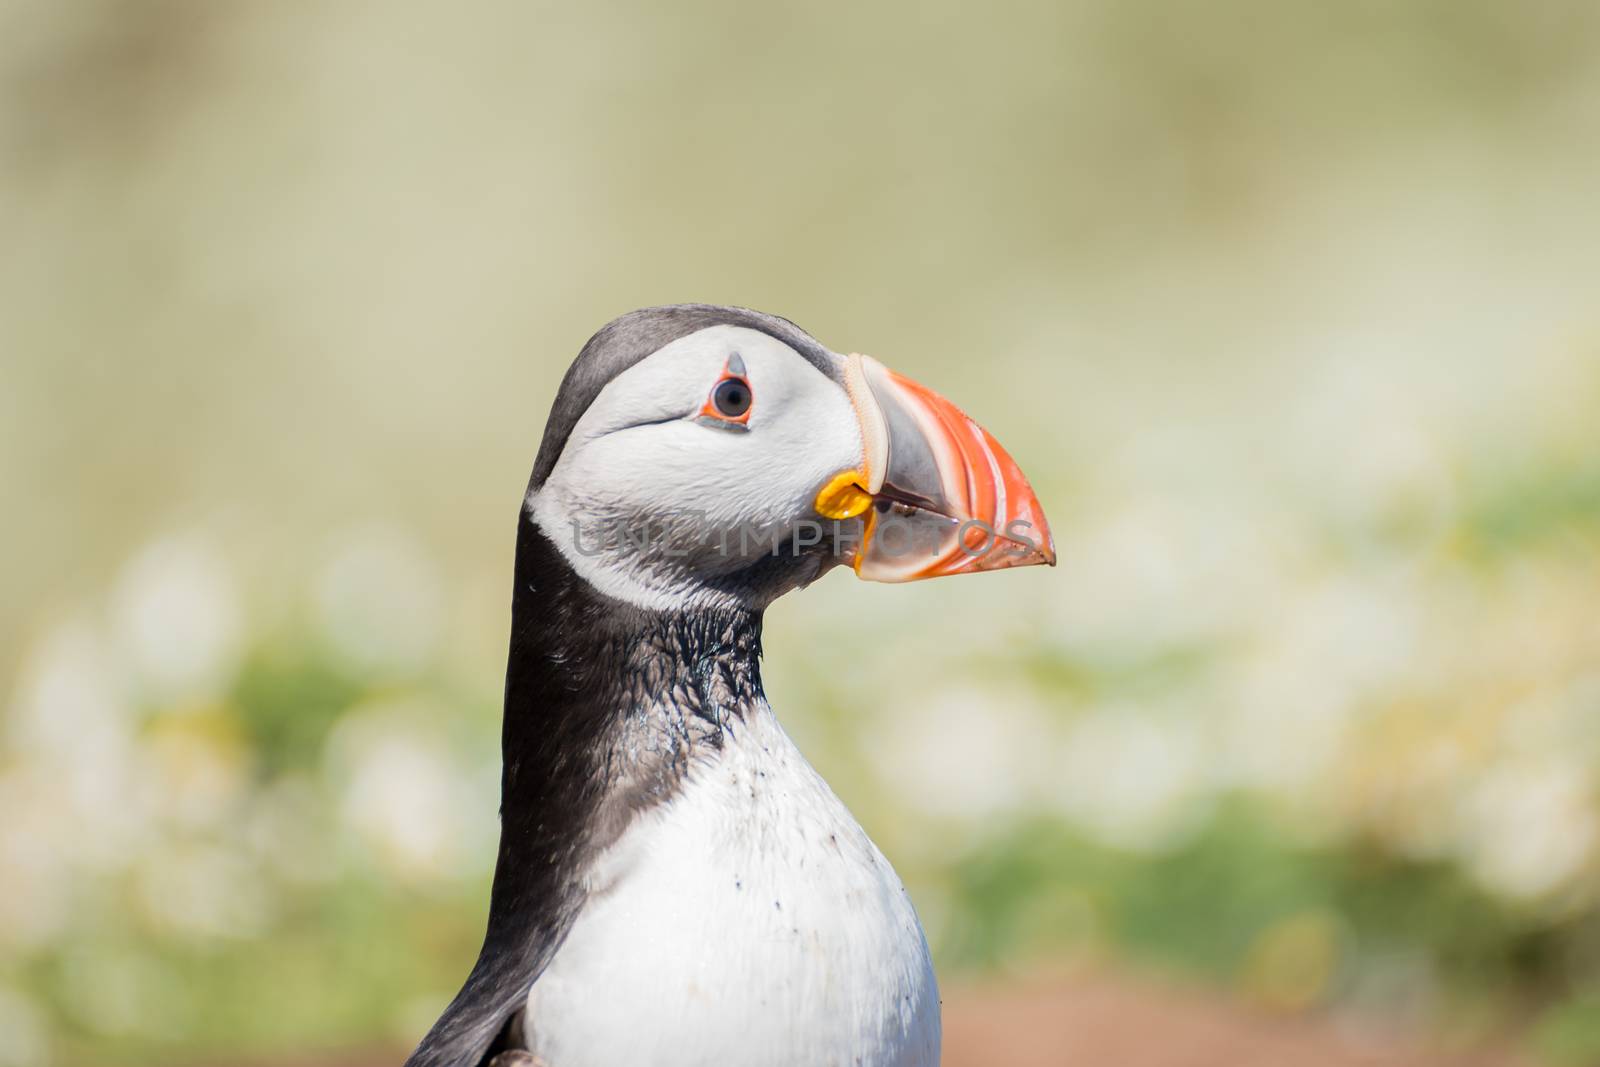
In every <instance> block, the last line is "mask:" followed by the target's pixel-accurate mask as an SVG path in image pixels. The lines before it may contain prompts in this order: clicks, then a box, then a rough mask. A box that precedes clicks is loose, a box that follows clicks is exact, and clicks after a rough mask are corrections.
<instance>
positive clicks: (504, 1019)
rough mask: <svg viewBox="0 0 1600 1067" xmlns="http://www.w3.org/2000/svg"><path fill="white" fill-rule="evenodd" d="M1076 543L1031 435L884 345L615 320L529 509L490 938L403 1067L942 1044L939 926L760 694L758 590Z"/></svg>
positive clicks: (874, 1058) (989, 566) (742, 327)
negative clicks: (997, 424)
mask: <svg viewBox="0 0 1600 1067" xmlns="http://www.w3.org/2000/svg"><path fill="white" fill-rule="evenodd" d="M1054 563H1055V546H1054V542H1053V540H1052V539H1051V536H1050V531H1049V527H1048V525H1047V524H1046V521H1045V517H1044V514H1043V511H1042V510H1041V507H1040V504H1039V501H1038V499H1037V497H1036V496H1035V495H1034V492H1033V490H1032V489H1031V488H1030V487H1029V485H1028V481H1027V479H1026V478H1025V477H1024V476H1023V474H1022V472H1021V470H1020V469H1019V468H1018V467H1017V464H1016V463H1015V461H1013V460H1012V458H1011V456H1010V455H1009V454H1008V453H1007V452H1006V451H1005V450H1004V449H1003V448H1001V446H1000V444H999V443H998V442H997V441H996V440H995V439H994V437H993V436H992V435H991V434H990V433H989V432H988V431H987V430H985V429H983V428H982V427H980V426H979V425H978V424H977V423H976V422H974V421H973V420H972V419H970V418H968V417H967V416H966V415H965V414H963V413H962V412H961V411H960V410H959V409H958V408H957V407H956V406H955V405H954V404H952V403H951V402H950V401H948V400H946V399H944V398H943V397H942V396H940V395H939V394H937V393H935V392H933V391H932V390H930V389H928V388H926V387H925V386H922V385H920V384H918V383H916V382H915V381H913V380H911V379H910V378H907V377H904V376H902V375H900V374H897V373H896V372H894V371H892V370H890V369H889V368H888V367H886V366H884V365H883V364H882V363H879V362H878V361H877V360H875V359H872V358H870V357H867V356H863V355H860V354H852V355H840V354H838V353H836V352H834V351H832V350H830V349H828V348H827V347H825V346H824V345H822V344H821V343H820V342H818V341H817V340H816V339H815V338H813V337H812V336H811V335H810V334H808V333H806V332H805V331H804V330H802V329H800V328H799V327H798V326H796V325H795V324H794V323H792V322H790V321H788V320H787V319H783V318H779V317H777V316H774V315H768V314H763V313H761V312H757V311H752V310H748V309H744V308H735V307H719V306H714V305H707V304H680V305H672V306H666V307H653V308H645V309H642V310H638V311H633V312H630V313H628V314H626V315H623V316H621V317H620V318H618V319H616V320H614V321H612V322H611V323H609V324H608V325H606V326H605V327H604V328H602V329H601V330H600V331H599V332H598V333H596V334H595V335H594V336H593V337H592V338H591V339H590V340H589V341H588V343H587V344H585V345H584V346H583V348H582V350H581V351H580V352H579V354H578V356H577V359H576V360H575V361H574V362H573V363H572V365H571V367H570V368H569V369H568V371H567V372H566V375H565V376H564V378H563V379H562V381H561V384H560V387H559V389H558V391H557V394H556V397H555V401H554V404H553V406H552V407H551V410H550V416H549V419H548V421H547V423H546V425H545V429H544V434H543V438H542V440H541V442H540V445H539V450H538V454H537V457H536V458H535V461H534V465H533V473H532V476H531V478H530V480H529V483H528V489H527V493H526V494H525V496H524V497H523V500H522V505H521V509H520V512H519V514H518V519H517V536H516V555H515V562H514V579H515V584H514V588H513V592H512V598H511V641H510V651H509V655H508V660H507V668H506V683H505V697H504V701H505V702H504V718H503V723H502V731H501V746H502V760H503V763H502V775H501V807H500V843H499V848H498V852H497V856H496V863H495V870H494V879H493V883H492V887H491V890H490V898H489V916H488V923H487V929H486V931H485V935H484V939H483V945H482V948H481V950H480V952H479V954H478V957H477V962H476V964H475V965H474V966H473V968H472V970H471V972H470V974H469V975H468V976H467V978H466V981H465V984H464V985H463V986H462V987H461V990H460V992H459V993H458V994H457V995H456V996H455V998H454V999H453V1000H452V1001H451V1002H450V1003H449V1005H448V1006H447V1007H446V1008H445V1010H444V1013H443V1014H442V1015H441V1016H440V1017H439V1019H438V1021H437V1022H436V1023H435V1024H434V1025H433V1027H432V1028H431V1029H430V1030H429V1031H428V1033H427V1034H426V1036H424V1037H423V1038H422V1040H421V1043H420V1044H419V1045H418V1046H417V1047H416V1050H415V1051H414V1052H413V1053H412V1055H411V1056H410V1058H409V1059H408V1060H407V1061H406V1063H407V1067H645V1065H659V1067H690V1065H718V1067H726V1065H735V1064H737V1065H752V1067H819V1065H839V1067H929V1065H934V1064H937V1063H938V1062H939V1041H940V1019H939V1015H940V1010H939V992H938V985H937V982H936V979H935V976H934V969H933V964H932V961H931V959H930V956H929V952H928V943H927V939H926V937H925V936H924V934H923V931H922V927H921V924H920V923H919V921H918V919H917V914H916V911H915V909H914V908H913V907H912V902H911V900H910V898H909V896H908V895H907V893H906V891H905V888H904V886H903V885H902V883H901V881H900V879H899V877H898V876H897V875H896V874H895V872H894V869H893V868H892V867H891V866H890V865H889V862H888V861H887V860H886V859H885V858H884V856H883V853H882V852H880V851H879V850H878V848H877V847H876V846H875V845H874V844H873V843H872V841H871V840H870V839H869V838H868V836H867V834H866V832H865V831H863V830H862V828H861V827H860V825H858V824H857V822H856V820H855V819H854V818H853V817H852V816H851V814H850V812H849V810H848V809H847V808H846V807H845V805H844V804H843V803H842V802H841V801H840V800H839V798H838V797H837V796H835V795H834V793H833V791H832V790H831V789H829V787H828V785H827V784H826V783H825V782H824V781H823V779H822V778H821V776H820V775H819V774H818V773H817V772H816V771H815V770H813V769H812V767H811V765H810V764H809V763H807V762H806V759H805V757H804V756H802V755H801V753H800V751H799V750H798V749H797V748H796V747H795V745H794V743H793V742H792V741H791V740H790V739H789V737H788V736H787V735H786V734H785V733H784V731H783V728H782V727H781V726H780V725H779V722H778V719H777V718H776V717H775V715H774V713H773V710H772V708H771V706H770V705H769V704H768V702H767V696H766V693H765V692H764V691H763V688H762V684H761V672H760V657H761V624H762V613H763V611H764V610H765V609H766V607H767V606H768V605H769V604H771V603H772V602H773V601H774V600H775V599H777V598H778V597H780V596H782V595H783V594H784V593H787V592H789V591H790V590H794V589H799V588H802V587H804V586H807V585H810V584H811V583H812V582H814V581H815V580H816V579H818V578H819V577H821V576H822V575H823V574H826V573H828V572H829V571H830V570H832V569H833V568H834V567H836V566H840V565H845V566H849V567H850V568H851V569H853V570H854V571H855V573H856V574H857V575H858V576H859V577H861V578H863V579H867V580H872V581H880V582H903V581H912V580H918V579H923V578H931V577H937V576H943V575H953V574H964V573H968V572H981V571H988V570H998V569H1002V568H1008V567H1018V566H1028V565H1032V564H1052V565H1053V564H1054Z"/></svg>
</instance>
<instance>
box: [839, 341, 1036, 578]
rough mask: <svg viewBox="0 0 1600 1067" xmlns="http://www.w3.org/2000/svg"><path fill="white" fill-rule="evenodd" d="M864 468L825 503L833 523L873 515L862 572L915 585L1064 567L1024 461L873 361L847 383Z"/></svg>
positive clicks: (849, 474) (852, 365)
mask: <svg viewBox="0 0 1600 1067" xmlns="http://www.w3.org/2000/svg"><path fill="white" fill-rule="evenodd" d="M845 380H846V383H847V385H848V388H849V391H850V399H851V402H852V403H853V404H854V406H855V410H856V417H857V418H858V419H859V420H860V422H861V436H862V441H863V445H864V447H863V450H862V454H863V467H864V468H865V469H864V470H859V471H842V472H840V473H839V474H838V475H836V476H835V477H834V478H833V479H832V480H831V481H830V482H829V483H828V484H827V485H826V486H824V487H823V489H822V491H821V492H820V493H819V494H818V496H817V510H818V512H820V513H821V514H823V515H824V516H826V517H829V518H836V519H837V518H848V517H852V516H855V515H865V527H864V529H863V531H862V536H861V541H860V543H859V545H858V546H857V549H856V554H855V561H854V565H855V571H856V574H857V575H858V576H860V577H862V578H865V579H868V580H870V581H876V582H908V581H913V580H915V579H918V578H936V577H939V576H940V575H945V574H964V573H966V572H969V571H992V570H1000V569H1002V568H1005V567H1027V566H1031V565H1033V564H1036V563H1046V564H1049V565H1051V566H1054V565H1055V562H1056V549H1055V542H1054V540H1053V539H1052V538H1051V536H1050V527H1049V525H1048V524H1047V523H1046V522H1045V517H1044V510H1043V509H1042V508H1041V507H1040V506H1039V499H1038V497H1036V496H1034V493H1033V489H1032V487H1031V486H1029V485H1028V479H1027V478H1025V477H1023V475H1022V471H1021V470H1020V469H1019V468H1018V467H1017V464H1016V461H1014V460H1013V459H1012V458H1011V456H1010V455H1009V454H1008V453H1007V452H1006V450H1005V449H1003V448H1001V447H1000V443H999V442H998V441H996V440H995V439H994V437H993V436H992V435H991V434H990V433H989V431H987V430H985V429H984V428H983V427H981V426H979V425H978V424H977V423H976V422H973V421H972V420H971V419H969V418H968V417H967V416H966V415H965V414H964V413H963V412H962V411H961V409H959V408H957V407H956V406H955V405H954V404H952V403H950V401H948V400H946V399H945V398H944V397H942V396H940V395H939V394H938V393H935V392H934V391H933V390H931V389H929V388H927V387H926V386H923V385H919V384H918V383H916V382H914V381H912V380H911V379H909V378H906V377H903V376H901V375H899V374H896V373H895V372H894V371H892V370H890V369H889V368H887V367H885V366H884V365H883V364H881V363H879V362H878V361H877V360H875V359H872V358H871V357H869V356H861V355H852V356H850V357H849V365H848V368H847V371H846V376H845Z"/></svg>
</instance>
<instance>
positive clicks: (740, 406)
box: [711, 378, 750, 419]
mask: <svg viewBox="0 0 1600 1067" xmlns="http://www.w3.org/2000/svg"><path fill="white" fill-rule="evenodd" d="M711 403H712V405H713V406H715V407H716V409H717V414H719V415H721V416H722V417H723V418H725V419H737V418H739V417H741V416H743V415H745V414H747V413H748V412H749V411H750V386H749V385H747V384H745V380H744V379H743V378H724V379H722V381H720V382H718V383H717V387H716V388H715V389H713V390H712V391H711Z"/></svg>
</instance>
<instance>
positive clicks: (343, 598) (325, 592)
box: [314, 525, 444, 670]
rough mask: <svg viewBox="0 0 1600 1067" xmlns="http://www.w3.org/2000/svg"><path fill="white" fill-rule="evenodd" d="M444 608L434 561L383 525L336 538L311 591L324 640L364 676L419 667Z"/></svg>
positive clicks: (434, 640)
mask: <svg viewBox="0 0 1600 1067" xmlns="http://www.w3.org/2000/svg"><path fill="white" fill-rule="evenodd" d="M443 601H444V597H443V593H442V590H441V588H440V580H439V575H438V573H437V571H436V569H435V568H434V565H433V562H432V560H430V559H429V558H428V556H427V554H426V553H425V552H424V551H423V550H422V548H421V546H420V545H419V544H418V543H417V542H416V540H415V539H414V538H413V537H411V536H410V535H409V534H407V533H406V532H405V531H403V530H401V529H400V528H398V527H395V526H387V525H374V526H367V527H362V528H359V529H355V530H351V531H348V532H347V533H345V534H344V535H343V536H342V537H340V538H339V539H338V540H337V542H336V543H335V545H334V547H333V549H332V551H331V552H330V553H329V555H328V558H327V559H326V561H325V562H324V563H323V564H322V567H321V569H320V571H319V573H318V575H317V577H316V581H315V585H314V604H315V609H316V614H317V621H318V624H319V626H320V628H321V630H322V632H323V635H324V636H325V637H326V638H327V640H328V642H329V643H330V644H331V645H332V646H333V647H334V649H336V650H337V651H338V652H339V653H340V654H341V655H343V656H344V657H345V658H346V659H347V660H349V661H350V663H352V664H354V665H355V666H357V667H361V668H365V669H377V670H414V669H416V668H417V667H419V666H422V665H424V664H425V663H426V661H427V660H428V659H429V657H431V656H432V654H433V652H434V651H435V647H436V645H437V643H438V638H439V632H440V613H441V612H442V611H443Z"/></svg>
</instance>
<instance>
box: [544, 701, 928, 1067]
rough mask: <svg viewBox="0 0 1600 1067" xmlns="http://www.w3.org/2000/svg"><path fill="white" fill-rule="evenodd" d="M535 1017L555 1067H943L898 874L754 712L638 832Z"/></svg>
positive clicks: (596, 888)
mask: <svg viewBox="0 0 1600 1067" xmlns="http://www.w3.org/2000/svg"><path fill="white" fill-rule="evenodd" d="M590 892H591V895H590V898H589V901H588V903H587V904H586V906H585V907H584V909H583V911H582V912H580V914H579V916H578V919H577V921H576V924H575V925H574V926H573V928H572V931H571V933H570V934H569V935H568V937H567V939H566V941H565V943H564V944H563V945H562V947H561V948H560V950H559V951H558V952H557V954H556V956H555V959H554V960H553V961H552V962H551V964H550V966H549V968H548V969H547V970H546V971H545V973H544V974H543V976H542V977H540V979H539V981H538V982H537V983H535V985H534V987H533V991H532V993H531V995H530V997H529V1000H528V1008H527V1017H526V1020H525V1026H526V1033H527V1034H528V1036H529V1044H530V1045H531V1047H532V1049H533V1051H534V1052H535V1053H536V1054H538V1055H539V1056H541V1057H543V1058H544V1059H545V1060H546V1061H547V1062H549V1063H551V1064H553V1065H557V1067H617V1065H621V1064H627V1065H646V1064H648V1065H655V1067H690V1065H704V1067H727V1065H745V1064H750V1065H761V1067H828V1065H836V1067H934V1065H936V1064H937V1063H938V1062H939V996H938V989H937V987H936V984H935V980H934V974H933V965H932V962H931V961H930V959H929V956H928V947H927V942H926V940H925V939H924V937H923V934H922V928H921V926H920V925H919V924H918V922H917V916H916V912H915V911H914V910H913V908H912V906H911V901H910V899H909V898H908V897H907V895H906V891H905V889H904V887H903V886H902V885H901V883H900V880H899V878H898V877H897V876H896V875H895V873H894V870H893V869H892V868H891V867H890V866H889V863H888V861H887V860H885V859H884V858H883V854H882V853H880V852H879V851H878V849H877V847H876V846H874V845H873V843H872V842H871V840H869V839H868V837H867V835H866V832H865V831H863V830H862V829H861V827H860V826H859V825H857V824H856V821H855V820H854V819H853V818H852V817H851V816H850V813H849V811H847V810H846V809H845V807H844V805H843V804H842V803H841V802H840V801H839V799H838V798H837V797H836V796H834V794H833V792H832V790H830V789H829V788H828V786H827V784H826V783H825V782H824V781H823V780H822V778H821V776H819V775H818V774H817V772H816V771H814V770H813V769H812V768H811V766H810V765H809V764H808V763H807V762H806V761H805V758H804V757H803V756H801V755H800V752H799V750H798V749H796V748H795V746H794V744H793V743H792V742H791V741H790V740H789V738H788V736H787V735H786V734H784V732H783V730H782V728H781V727H780V726H779V725H778V723H777V721H776V719H775V718H774V717H773V715H772V712H771V710H770V709H769V708H768V707H767V706H766V705H765V703H762V704H760V705H759V706H758V707H757V708H754V709H752V711H751V712H750V713H749V715H748V718H747V721H746V722H745V723H744V724H743V725H742V726H740V727H738V728H737V730H736V732H735V734H734V735H733V736H732V737H731V738H730V739H729V741H728V744H727V745H726V747H725V748H724V750H723V751H722V753H721V754H720V755H719V756H718V757H716V758H715V759H712V760H708V761H705V762H703V763H700V764H698V765H696V766H695V767H694V769H693V770H692V771H691V772H690V776H689V778H688V779H687V781H686V782H685V784H684V787H683V789H682V790H681V791H680V792H679V794H678V795H677V796H675V797H674V798H673V799H672V800H670V801H668V802H667V803H665V804H663V805H661V806H659V807H657V808H655V809H654V810H652V811H650V812H648V813H646V814H644V815H643V816H641V817H640V818H639V819H638V821H636V822H635V823H634V824H633V825H632V826H631V827H630V828H629V829H628V830H627V831H626V832H625V834H624V836H623V837H622V838H621V839H620V840H619V842H618V843H617V844H616V845H615V846H614V847H613V848H612V849H610V850H609V852H608V853H607V854H606V855H605V856H604V857H603V859H602V861H601V862H600V863H599V864H598V865H597V867H596V869H595V872H594V874H593V877H592V881H591V885H590Z"/></svg>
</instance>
